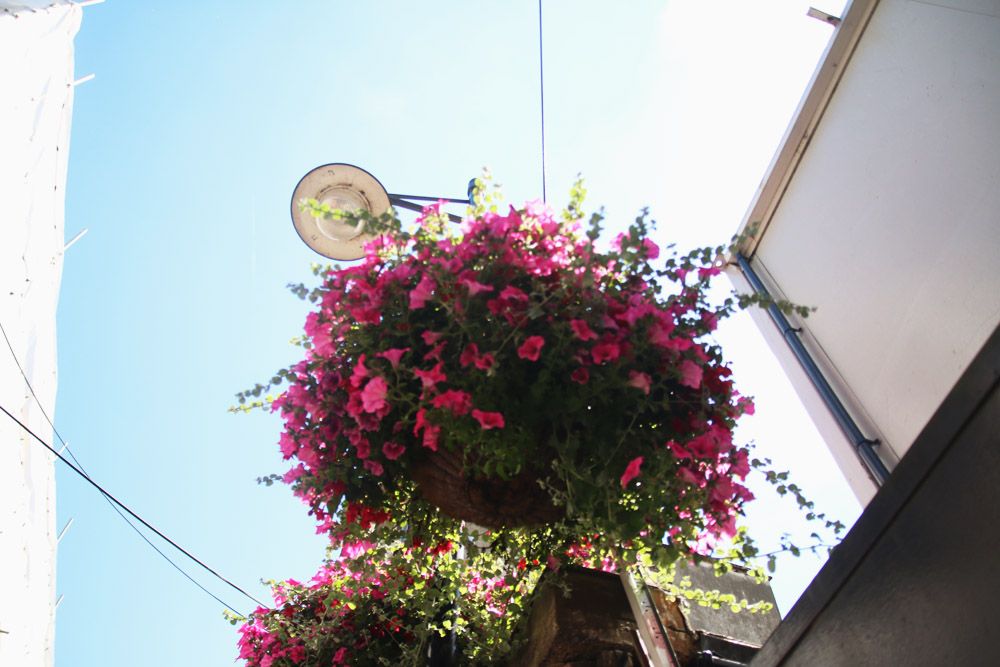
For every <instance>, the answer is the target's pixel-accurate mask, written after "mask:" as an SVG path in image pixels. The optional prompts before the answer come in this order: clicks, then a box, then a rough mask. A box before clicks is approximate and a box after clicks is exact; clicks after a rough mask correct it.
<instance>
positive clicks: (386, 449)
mask: <svg viewBox="0 0 1000 667" xmlns="http://www.w3.org/2000/svg"><path fill="white" fill-rule="evenodd" d="M405 451H406V447H405V446H404V445H397V444H396V443H395V442H387V443H385V444H384V445H382V453H383V454H385V458H387V459H389V460H390V461H395V460H396V459H398V458H399V457H400V456H402V455H403V453H404V452H405Z"/></svg>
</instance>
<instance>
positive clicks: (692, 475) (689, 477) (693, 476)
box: [677, 466, 705, 488]
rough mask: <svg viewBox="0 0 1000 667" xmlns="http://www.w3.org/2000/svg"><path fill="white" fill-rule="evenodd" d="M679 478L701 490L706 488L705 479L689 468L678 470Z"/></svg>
mask: <svg viewBox="0 0 1000 667" xmlns="http://www.w3.org/2000/svg"><path fill="white" fill-rule="evenodd" d="M677 476H678V477H680V478H681V479H682V480H684V481H685V482H687V483H688V484H691V485H693V486H697V487H699V488H700V487H703V486H705V478H704V477H702V476H701V475H699V474H698V473H696V472H694V471H693V470H691V469H690V468H688V467H687V466H681V467H680V468H678V469H677Z"/></svg>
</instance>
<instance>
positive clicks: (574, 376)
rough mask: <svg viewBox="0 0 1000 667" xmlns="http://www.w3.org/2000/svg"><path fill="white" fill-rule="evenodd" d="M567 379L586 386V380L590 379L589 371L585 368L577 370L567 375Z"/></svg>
mask: <svg viewBox="0 0 1000 667" xmlns="http://www.w3.org/2000/svg"><path fill="white" fill-rule="evenodd" d="M569 379H570V380H572V381H573V382H579V383H580V384H587V380H589V379H590V371H588V370H587V369H586V368H577V369H576V370H575V371H573V372H572V373H570V374H569Z"/></svg>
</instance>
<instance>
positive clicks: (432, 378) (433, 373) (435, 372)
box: [413, 362, 448, 391]
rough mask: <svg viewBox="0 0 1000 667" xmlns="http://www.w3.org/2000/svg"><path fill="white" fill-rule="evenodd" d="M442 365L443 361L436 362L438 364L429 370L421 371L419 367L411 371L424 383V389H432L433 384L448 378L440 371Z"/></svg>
mask: <svg viewBox="0 0 1000 667" xmlns="http://www.w3.org/2000/svg"><path fill="white" fill-rule="evenodd" d="M443 366H444V363H443V362H438V364H437V365H436V366H435V367H434V368H432V369H431V370H429V371H422V370H420V369H419V368H418V369H415V370H414V371H413V374H414V375H416V376H417V377H418V378H420V381H421V382H422V383H423V384H424V391H428V390H431V389H434V385H436V384H437V383H438V382H444V381H445V380H447V379H448V376H447V375H445V374H444V373H443V372H442V371H441V368H442V367H443Z"/></svg>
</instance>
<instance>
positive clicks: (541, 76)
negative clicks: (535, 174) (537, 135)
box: [538, 0, 548, 201]
mask: <svg viewBox="0 0 1000 667" xmlns="http://www.w3.org/2000/svg"><path fill="white" fill-rule="evenodd" d="M538 86H539V97H540V101H541V105H540V106H541V109H542V201H546V200H547V199H548V198H547V197H546V195H545V67H544V66H543V64H542V0H538Z"/></svg>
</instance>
